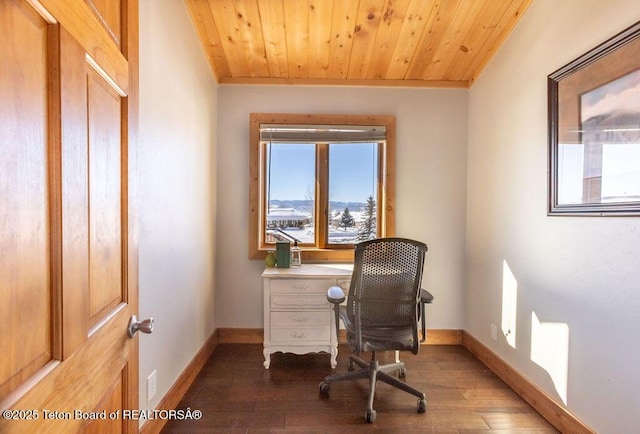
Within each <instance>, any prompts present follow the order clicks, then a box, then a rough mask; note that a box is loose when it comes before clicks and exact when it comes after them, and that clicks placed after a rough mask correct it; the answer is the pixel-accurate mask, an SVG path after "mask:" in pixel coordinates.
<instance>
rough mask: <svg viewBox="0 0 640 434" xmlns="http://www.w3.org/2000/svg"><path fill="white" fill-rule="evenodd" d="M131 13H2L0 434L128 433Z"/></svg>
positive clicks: (29, 1)
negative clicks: (41, 433)
mask: <svg viewBox="0 0 640 434" xmlns="http://www.w3.org/2000/svg"><path fill="white" fill-rule="evenodd" d="M137 28H138V27H137V0H121V1H115V0H108V1H107V0H65V1H59V0H41V1H37V0H0V255H1V260H0V410H1V411H2V416H1V417H0V432H2V433H13V432H28V433H34V432H52V433H62V432H64V433H68V432H109V433H118V432H137V427H138V421H137V420H135V419H133V418H127V417H126V416H127V413H126V412H123V410H125V409H126V410H135V409H137V408H138V353H137V351H138V346H137V339H138V338H137V337H134V338H133V339H130V338H129V337H128V335H127V324H128V321H129V319H130V317H131V316H132V315H134V314H136V313H137V312H136V310H137V303H138V296H137V291H138V288H137V280H138V272H137V239H136V235H135V234H136V232H135V216H136V214H135V208H134V202H135V201H134V199H135V197H134V189H133V188H132V187H133V185H134V183H133V182H132V181H133V180H134V179H135V167H136V164H135V158H134V157H135V155H136V153H135V140H134V138H135V128H136V121H135V120H136V116H137V97H136V89H137V86H136V85H137Z"/></svg>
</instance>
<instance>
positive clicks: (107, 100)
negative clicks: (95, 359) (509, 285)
mask: <svg viewBox="0 0 640 434" xmlns="http://www.w3.org/2000/svg"><path fill="white" fill-rule="evenodd" d="M87 69H88V70H87V88H88V89H89V90H88V107H89V122H88V124H89V204H90V206H89V228H90V229H89V234H90V236H89V240H90V242H89V250H90V253H89V263H90V269H89V307H90V309H89V314H90V317H91V320H90V323H91V324H92V325H93V324H95V323H96V322H97V321H99V320H100V319H101V318H102V317H103V316H104V315H105V314H107V313H108V312H109V311H110V310H111V309H113V308H114V307H115V306H116V305H117V304H118V303H120V302H121V301H122V229H121V224H122V216H121V206H120V204H121V197H120V191H121V171H120V164H121V152H120V148H121V122H120V119H121V113H120V111H121V107H122V104H121V101H120V95H118V93H117V92H116V91H115V89H113V88H112V87H111V86H110V85H109V84H108V83H107V82H106V81H105V80H104V79H103V78H102V77H101V76H100V75H99V74H98V73H97V72H96V71H95V70H93V68H92V67H91V66H89V65H87Z"/></svg>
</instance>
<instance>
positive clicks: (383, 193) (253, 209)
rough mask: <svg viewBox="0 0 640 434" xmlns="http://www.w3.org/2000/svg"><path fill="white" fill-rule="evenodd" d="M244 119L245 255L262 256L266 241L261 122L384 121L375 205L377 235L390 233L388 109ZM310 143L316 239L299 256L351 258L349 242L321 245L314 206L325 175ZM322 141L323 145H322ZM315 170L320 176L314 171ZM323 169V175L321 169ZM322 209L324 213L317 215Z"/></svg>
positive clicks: (323, 196)
mask: <svg viewBox="0 0 640 434" xmlns="http://www.w3.org/2000/svg"><path fill="white" fill-rule="evenodd" d="M249 116H250V122H249V125H250V127H249V259H264V257H265V256H266V254H267V252H268V251H269V250H273V249H274V246H273V245H272V244H267V243H265V241H264V239H263V231H262V228H263V227H264V225H265V224H266V215H265V204H266V197H265V196H266V195H265V190H266V189H265V176H266V163H265V156H264V152H263V151H262V147H261V145H260V125H261V124H291V125H384V126H385V127H386V142H384V143H383V144H382V146H379V160H378V166H379V174H378V193H377V196H378V197H377V198H376V201H377V203H376V207H377V215H378V219H379V220H378V227H379V228H380V229H379V230H380V233H379V236H380V237H391V236H394V235H395V149H396V143H395V135H396V118H395V116H392V115H331V114H329V115H325V114H284V113H251V114H250V115H249ZM322 148H323V147H318V148H317V149H316V173H317V175H316V189H315V190H316V191H315V195H316V196H315V207H316V217H317V218H316V229H317V230H316V244H318V245H319V247H308V246H304V247H303V248H302V260H303V261H306V262H351V261H353V248H352V247H351V245H335V244H331V245H329V246H328V247H323V246H322V242H323V240H324V239H325V238H326V237H325V235H326V234H325V231H326V228H325V227H324V226H325V225H324V224H322V225H321V224H320V223H321V222H322V221H324V223H326V214H325V213H324V210H321V209H320V207H321V206H322V204H324V203H325V202H326V201H327V200H328V198H327V195H328V180H327V179H326V177H325V179H323V176H322V171H320V169H319V167H318V166H319V165H320V164H321V163H320V159H321V158H326V157H327V153H326V152H325V153H324V155H323V152H322V151H320V150H319V149H322ZM326 148H328V147H325V149H326ZM319 175H320V176H319ZM325 175H328V174H327V173H325ZM319 212H322V213H323V215H324V218H318V217H319V216H320V214H319Z"/></svg>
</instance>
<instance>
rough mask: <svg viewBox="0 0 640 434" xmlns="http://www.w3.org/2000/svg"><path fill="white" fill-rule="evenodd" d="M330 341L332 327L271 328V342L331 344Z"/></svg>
mask: <svg viewBox="0 0 640 434" xmlns="http://www.w3.org/2000/svg"><path fill="white" fill-rule="evenodd" d="M330 339H331V327H330V326H316V327H272V328H271V342H291V343H294V342H300V343H303V342H317V341H323V342H329V340H330Z"/></svg>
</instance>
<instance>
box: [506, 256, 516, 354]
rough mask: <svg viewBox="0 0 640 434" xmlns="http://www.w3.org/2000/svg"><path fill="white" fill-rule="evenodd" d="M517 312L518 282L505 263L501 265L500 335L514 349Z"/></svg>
mask: <svg viewBox="0 0 640 434" xmlns="http://www.w3.org/2000/svg"><path fill="white" fill-rule="evenodd" d="M517 310H518V281H517V280H516V278H515V276H514V275H513V273H512V272H511V268H509V264H507V261H503V263H502V333H503V334H504V336H505V338H506V339H507V343H508V344H509V345H511V346H512V347H513V348H515V347H516V318H517Z"/></svg>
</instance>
